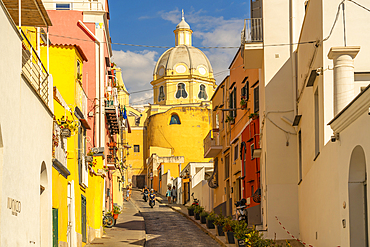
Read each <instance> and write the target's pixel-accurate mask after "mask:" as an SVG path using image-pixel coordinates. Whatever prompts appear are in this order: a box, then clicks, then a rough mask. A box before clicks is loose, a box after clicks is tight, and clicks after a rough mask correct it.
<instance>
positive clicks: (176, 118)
mask: <svg viewBox="0 0 370 247" xmlns="http://www.w3.org/2000/svg"><path fill="white" fill-rule="evenodd" d="M171 124H181V122H180V118H179V116H178V115H177V114H172V116H171V121H170V125H171Z"/></svg>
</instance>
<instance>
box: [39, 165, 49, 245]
mask: <svg viewBox="0 0 370 247" xmlns="http://www.w3.org/2000/svg"><path fill="white" fill-rule="evenodd" d="M48 189H49V188H48V174H47V169H46V164H45V162H42V164H41V169H40V243H41V244H40V246H47V244H48V234H49V231H48V229H49V221H48V220H47V219H48V218H49V217H48V216H47V214H48V212H49V210H48V205H49V203H48Z"/></svg>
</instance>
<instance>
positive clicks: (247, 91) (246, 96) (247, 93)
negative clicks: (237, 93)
mask: <svg viewBox="0 0 370 247" xmlns="http://www.w3.org/2000/svg"><path fill="white" fill-rule="evenodd" d="M244 87H245V91H246V92H245V94H246V95H245V100H246V101H248V100H249V81H247V82H246V83H245V86H244Z"/></svg>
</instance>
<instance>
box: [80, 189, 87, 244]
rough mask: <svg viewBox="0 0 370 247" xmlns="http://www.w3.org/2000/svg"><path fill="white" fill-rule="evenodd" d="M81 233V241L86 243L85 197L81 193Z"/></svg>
mask: <svg viewBox="0 0 370 247" xmlns="http://www.w3.org/2000/svg"><path fill="white" fill-rule="evenodd" d="M81 224H82V227H81V231H82V232H81V234H82V242H84V243H86V197H84V196H83V195H81Z"/></svg>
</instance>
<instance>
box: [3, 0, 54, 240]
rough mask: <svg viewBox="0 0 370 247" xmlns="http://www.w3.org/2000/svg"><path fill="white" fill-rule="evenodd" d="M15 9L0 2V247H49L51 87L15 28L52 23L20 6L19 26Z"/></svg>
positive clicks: (25, 0)
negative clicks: (0, 37)
mask: <svg viewBox="0 0 370 247" xmlns="http://www.w3.org/2000/svg"><path fill="white" fill-rule="evenodd" d="M14 3H17V2H14V1H9V0H1V1H0V23H1V24H2V25H1V29H0V34H1V36H2V37H3V38H2V39H1V41H0V43H1V51H0V58H1V59H0V181H1V184H0V205H1V206H0V246H45V247H50V246H52V241H51V240H52V219H51V215H52V214H51V195H52V189H51V188H52V184H51V183H52V181H51V167H52V165H51V162H52V129H53V125H52V124H53V113H52V112H51V110H50V109H53V108H52V107H51V104H52V98H51V94H50V92H51V89H52V85H51V83H49V80H48V79H49V78H48V73H47V70H46V69H45V67H46V65H43V64H42V63H41V61H40V59H39V56H38V55H37V51H39V50H38V49H37V47H32V45H30V43H28V40H27V39H26V38H25V37H26V36H25V35H24V33H21V32H20V31H19V30H18V28H17V26H16V24H17V25H20V26H28V27H29V26H37V27H40V26H41V27H46V26H50V25H51V22H50V20H49V18H48V15H47V14H46V11H45V10H44V8H43V6H42V5H39V4H37V3H38V2H36V1H29V0H22V10H21V16H22V18H21V23H19V19H18V5H17V4H16V5H14ZM40 30H41V29H40V28H37V29H36V32H37V33H38V34H39V31H40ZM45 30H46V29H45ZM37 43H38V44H39V43H40V39H39V38H38V39H37Z"/></svg>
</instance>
